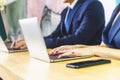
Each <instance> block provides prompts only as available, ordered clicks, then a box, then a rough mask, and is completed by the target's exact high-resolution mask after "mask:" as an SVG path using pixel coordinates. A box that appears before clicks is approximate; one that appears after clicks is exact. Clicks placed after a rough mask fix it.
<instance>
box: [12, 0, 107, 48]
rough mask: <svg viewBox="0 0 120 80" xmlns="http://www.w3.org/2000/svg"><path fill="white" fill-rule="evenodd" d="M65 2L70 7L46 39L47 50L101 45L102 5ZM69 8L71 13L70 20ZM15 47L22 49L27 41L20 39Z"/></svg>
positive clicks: (76, 0)
mask: <svg viewBox="0 0 120 80" xmlns="http://www.w3.org/2000/svg"><path fill="white" fill-rule="evenodd" d="M64 2H65V3H69V4H70V5H69V6H68V7H67V8H65V9H64V10H63V11H62V13H61V21H60V23H59V25H58V26H57V28H56V29H55V31H53V32H52V33H51V34H50V35H49V36H47V37H44V39H45V43H46V46H47V48H55V47H58V46H61V45H71V44H72V45H73V44H87V45H97V44H100V43H101V34H102V31H103V28H104V25H105V18H104V9H103V6H102V4H101V3H100V2H99V1H98V0H64ZM69 8H71V13H70V15H69V16H70V17H69V18H70V19H69V20H68V19H67V16H68V11H69ZM13 45H14V46H13ZM13 45H12V46H11V47H12V48H20V47H22V46H23V45H25V41H24V39H21V40H20V39H19V40H16V41H15V42H13ZM24 48H26V47H24Z"/></svg>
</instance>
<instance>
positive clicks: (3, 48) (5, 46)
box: [0, 36, 27, 53]
mask: <svg viewBox="0 0 120 80" xmlns="http://www.w3.org/2000/svg"><path fill="white" fill-rule="evenodd" d="M10 46H11V43H5V42H4V41H3V40H2V38H1V36H0V52H9V53H15V52H23V51H27V49H12V48H11V47H10Z"/></svg>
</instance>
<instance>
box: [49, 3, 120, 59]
mask: <svg viewBox="0 0 120 80" xmlns="http://www.w3.org/2000/svg"><path fill="white" fill-rule="evenodd" d="M102 41H103V42H102V43H101V45H96V46H88V45H65V46H61V47H58V48H55V49H53V50H52V51H51V52H50V55H55V54H58V53H61V55H59V56H58V58H61V57H64V56H70V57H75V56H85V55H87V56H99V57H104V58H112V59H118V60H120V4H119V5H118V6H117V7H116V8H115V9H114V11H113V13H112V16H111V18H110V21H109V22H108V24H107V26H106V28H105V29H104V31H103V34H102Z"/></svg>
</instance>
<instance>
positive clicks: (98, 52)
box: [93, 46, 120, 60]
mask: <svg viewBox="0 0 120 80" xmlns="http://www.w3.org/2000/svg"><path fill="white" fill-rule="evenodd" d="M93 53H94V55H95V56H100V57H106V58H113V59H119V60H120V49H112V48H108V47H103V46H102V47H101V46H96V48H94V49H93Z"/></svg>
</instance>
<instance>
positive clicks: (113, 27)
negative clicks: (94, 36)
mask: <svg viewBox="0 0 120 80" xmlns="http://www.w3.org/2000/svg"><path fill="white" fill-rule="evenodd" d="M119 11H120V4H119V5H118V6H117V7H116V8H115V9H114V11H113V13H112V16H111V19H110V21H109V23H108V24H107V26H106V28H105V29H104V31H103V36H102V40H103V42H104V43H105V44H106V45H107V46H109V47H111V48H120V16H118V18H116V20H115V22H114V19H115V17H116V15H117V14H118V12H119ZM113 22H114V23H113Z"/></svg>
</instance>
